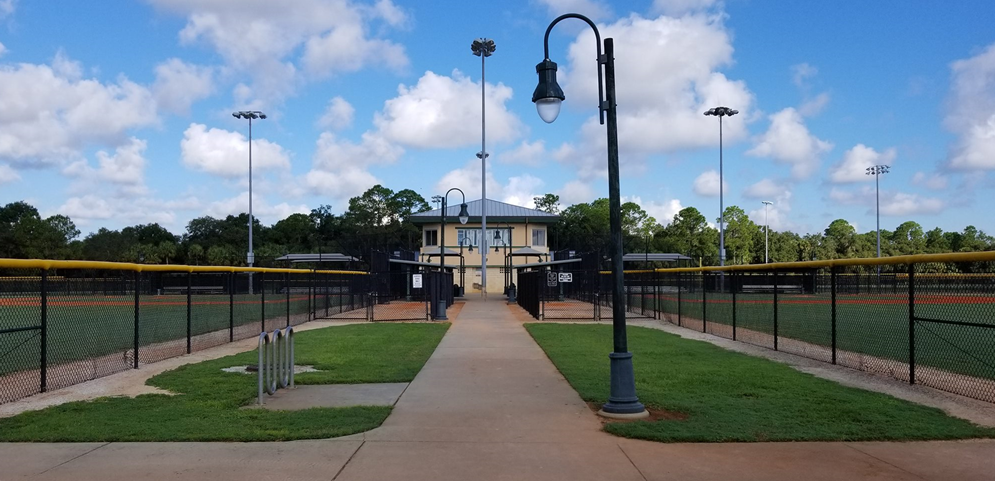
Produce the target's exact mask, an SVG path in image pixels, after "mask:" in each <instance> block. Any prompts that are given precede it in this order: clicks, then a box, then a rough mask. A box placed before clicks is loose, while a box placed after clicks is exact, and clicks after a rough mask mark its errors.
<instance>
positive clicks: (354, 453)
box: [332, 434, 366, 481]
mask: <svg viewBox="0 0 995 481" xmlns="http://www.w3.org/2000/svg"><path fill="white" fill-rule="evenodd" d="M364 436H365V434H364ZM363 446H366V440H365V439H364V440H363V442H362V443H359V447H358V448H356V450H355V451H353V452H352V455H350V456H349V459H347V460H345V462H344V463H342V467H341V468H339V470H338V472H336V473H335V476H332V481H335V480H336V479H339V475H340V474H342V471H345V467H346V466H348V465H349V463H351V462H352V458H355V457H356V453H358V452H359V450H360V449H363Z"/></svg>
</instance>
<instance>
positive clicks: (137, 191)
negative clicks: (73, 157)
mask: <svg viewBox="0 0 995 481" xmlns="http://www.w3.org/2000/svg"><path fill="white" fill-rule="evenodd" d="M146 146H147V144H146V142H145V141H144V140H140V139H136V138H134V137H132V138H131V140H130V142H129V143H128V144H125V145H122V146H120V147H118V148H117V149H116V150H115V151H114V153H113V154H109V153H107V152H106V151H103V150H101V151H99V152H97V167H96V168H94V167H91V166H90V164H89V163H88V162H87V161H86V160H79V161H76V162H73V163H71V164H69V165H68V166H66V168H65V169H63V171H62V172H63V173H64V174H66V175H68V176H70V177H74V178H76V179H78V181H79V184H78V185H77V186H76V189H75V190H85V191H93V190H96V189H101V188H102V186H103V185H104V184H107V183H109V184H112V185H114V186H116V187H117V188H118V189H119V190H118V192H117V195H120V196H125V197H130V196H136V195H141V194H145V193H146V190H147V189H146V187H145V166H146V164H147V163H148V161H147V160H146V159H145V148H146Z"/></svg>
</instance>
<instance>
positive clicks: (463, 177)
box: [434, 159, 503, 200]
mask: <svg viewBox="0 0 995 481" xmlns="http://www.w3.org/2000/svg"><path fill="white" fill-rule="evenodd" d="M452 187H458V188H460V189H461V190H462V191H463V192H464V193H466V198H467V199H468V200H469V199H479V198H481V195H480V187H481V183H480V160H478V159H473V160H470V161H467V163H466V164H465V165H464V166H463V167H461V168H459V169H456V170H451V171H449V172H446V174H445V175H443V176H442V178H441V179H439V181H438V182H436V184H435V187H434V189H435V190H434V191H435V192H445V191H447V190H449V189H450V188H452ZM502 192H503V187H502V185H501V184H500V183H499V182H498V181H497V179H495V178H494V169H487V198H488V199H500V198H502Z"/></svg>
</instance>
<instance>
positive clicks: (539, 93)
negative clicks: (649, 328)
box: [532, 13, 649, 417]
mask: <svg viewBox="0 0 995 481" xmlns="http://www.w3.org/2000/svg"><path fill="white" fill-rule="evenodd" d="M567 18H576V19H580V20H583V21H584V22H586V23H587V24H588V25H590V26H591V29H593V30H594V37H595V41H596V42H597V44H596V45H597V50H598V57H597V60H598V101H599V105H598V112H599V114H600V118H601V123H602V124H604V123H605V116H606V114H607V117H608V128H607V131H608V205H609V224H610V230H611V253H612V261H611V262H612V269H611V271H612V274H611V275H612V337H613V344H614V346H613V347H614V349H613V352H612V353H610V354H609V355H608V358H609V359H611V391H610V394H609V396H608V402H607V403H605V404H604V405H603V406H602V407H601V411H600V412H599V413H600V414H602V415H603V416H608V417H646V416H648V415H649V413H647V412H646V408H645V407H644V406H643V404H642V403H640V402H639V398H638V396H636V380H635V377H634V374H633V370H632V353H630V352H628V340H627V339H626V332H625V285H624V278H623V271H622V209H621V195H620V193H619V174H618V119H617V116H616V105H615V43H614V41H613V40H612V39H611V38H606V39H605V42H604V46H605V52H604V55H602V53H601V33H600V32H598V27H597V26H596V25H594V22H592V21H591V19H589V18H587V17H585V16H583V15H580V14H576V13H568V14H566V15H560V16H559V17H557V18H556V19H555V20H553V22H552V23H550V24H549V27H547V28H546V36H545V37H544V38H543V53H544V54H545V57H544V58H543V60H542V62H540V63H539V65H536V73H538V74H539V85H537V86H536V89H535V92H533V93H532V101H533V102H535V104H536V110H537V111H538V113H539V117H541V118H542V120H543V121H545V122H547V123H551V122H553V121H554V120H556V117H557V116H558V115H559V113H560V104H561V103H562V102H563V100H564V99H565V98H566V97H565V96H564V95H563V89H561V88H560V86H559V85H558V84H557V83H556V63H555V62H553V61H552V60H550V59H549V32H550V31H552V30H553V26H555V25H556V24H557V23H559V22H560V21H562V20H564V19H567ZM602 66H603V67H604V81H603V82H602V72H601V68H602ZM603 86H604V88H603Z"/></svg>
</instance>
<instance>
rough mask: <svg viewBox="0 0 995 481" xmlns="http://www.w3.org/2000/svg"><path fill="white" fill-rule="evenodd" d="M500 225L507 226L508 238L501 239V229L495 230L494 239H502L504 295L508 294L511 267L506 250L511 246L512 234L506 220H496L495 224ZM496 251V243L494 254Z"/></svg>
mask: <svg viewBox="0 0 995 481" xmlns="http://www.w3.org/2000/svg"><path fill="white" fill-rule="evenodd" d="M501 225H504V226H505V227H507V228H508V239H507V240H505V239H503V238H502V237H501V229H498V230H497V232H496V233H495V235H494V237H495V238H496V239H501V240H502V241H504V263H503V265H504V295H508V285H509V284H511V268H510V266H509V265H508V250H509V249H510V248H511V239H512V234H511V224H509V223H507V222H498V223H496V226H501ZM498 252H500V251H499V250H498V246H497V244H495V245H494V253H495V254H496V253H498Z"/></svg>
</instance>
